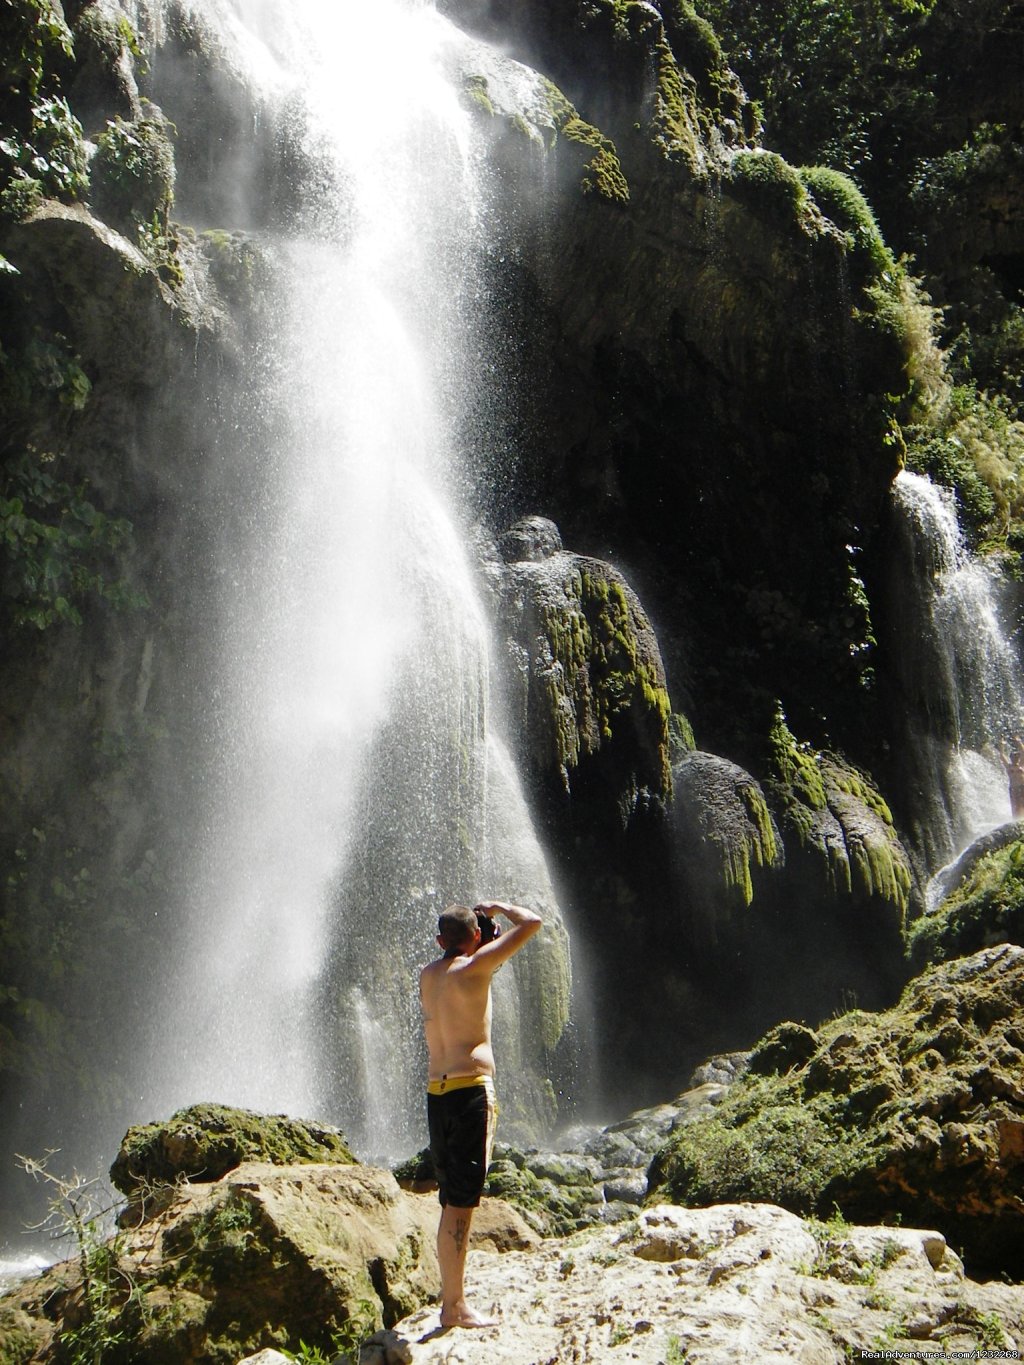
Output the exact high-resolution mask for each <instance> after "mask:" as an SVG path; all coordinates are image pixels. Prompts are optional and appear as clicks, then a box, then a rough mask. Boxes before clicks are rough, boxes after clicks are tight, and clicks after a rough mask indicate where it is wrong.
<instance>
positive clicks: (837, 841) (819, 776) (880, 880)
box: [765, 712, 913, 929]
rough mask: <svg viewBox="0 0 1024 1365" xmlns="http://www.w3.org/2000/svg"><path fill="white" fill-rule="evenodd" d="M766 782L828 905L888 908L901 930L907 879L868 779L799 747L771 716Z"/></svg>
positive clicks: (790, 846) (903, 856) (903, 858)
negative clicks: (852, 901)
mask: <svg viewBox="0 0 1024 1365" xmlns="http://www.w3.org/2000/svg"><path fill="white" fill-rule="evenodd" d="M769 749H770V756H769V770H770V774H771V776H770V778H768V779H766V781H765V790H766V791H767V792H768V794H769V797H770V802H771V805H772V808H773V811H774V812H775V814H776V815H777V817H778V820H779V824H780V826H781V828H782V831H783V838H784V839H785V840H786V847H787V852H795V851H796V850H797V849H799V850H800V852H802V853H803V854H805V855H808V859H809V861H810V862H811V864H812V865H813V864H816V865H817V869H818V874H819V879H820V882H821V884H822V886H823V888H824V889H826V890H827V891H828V893H829V894H830V895H831V896H832V897H833V898H834V899H848V898H850V897H856V898H858V899H866V900H869V901H881V902H884V903H887V904H888V905H891V906H892V907H893V909H894V910H895V912H896V914H897V915H898V917H899V925H900V928H901V929H902V927H903V923H904V919H905V916H906V914H907V910H908V907H909V904H910V893H911V889H912V885H913V876H912V873H911V869H910V859H909V858H908V856H907V853H906V850H905V849H904V847H903V845H902V843H901V842H900V838H899V835H898V834H897V831H896V827H895V824H894V822H893V818H892V812H891V811H890V809H889V806H888V804H887V802H886V800H885V798H884V797H883V796H882V794H881V792H880V791H879V790H878V788H877V787H876V786H875V784H874V782H873V781H872V780H871V778H870V776H869V775H868V774H867V773H865V772H863V771H861V770H860V769H858V768H855V767H854V766H853V765H852V764H850V763H847V762H846V761H845V760H844V759H842V758H841V757H840V756H839V755H837V754H829V753H823V752H819V751H817V750H815V749H813V748H812V747H811V746H810V745H807V744H801V743H799V742H798V741H797V740H796V738H795V737H794V735H793V734H792V733H791V732H790V730H789V727H788V725H787V723H786V719H785V717H784V716H783V715H782V713H781V712H779V713H777V715H776V718H775V722H774V725H773V728H772V731H771V735H770V739H769Z"/></svg>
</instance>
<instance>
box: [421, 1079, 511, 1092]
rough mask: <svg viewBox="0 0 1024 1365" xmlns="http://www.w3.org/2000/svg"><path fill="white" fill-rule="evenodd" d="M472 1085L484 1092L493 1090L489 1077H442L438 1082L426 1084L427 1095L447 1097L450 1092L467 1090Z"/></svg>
mask: <svg viewBox="0 0 1024 1365" xmlns="http://www.w3.org/2000/svg"><path fill="white" fill-rule="evenodd" d="M474 1085H480V1086H483V1088H484V1089H485V1090H493V1089H494V1081H493V1079H492V1078H491V1077H490V1076H442V1077H441V1079H440V1080H439V1081H428V1082H427V1094H428V1095H447V1094H448V1092H449V1091H450V1090H468V1089H469V1088H470V1087H471V1086H474Z"/></svg>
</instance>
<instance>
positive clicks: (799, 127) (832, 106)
mask: <svg viewBox="0 0 1024 1365" xmlns="http://www.w3.org/2000/svg"><path fill="white" fill-rule="evenodd" d="M934 4H935V0H840V2H839V3H835V4H828V5H822V4H819V3H817V2H816V0H772V2H771V3H769V4H763V5H747V4H744V3H743V0H697V5H696V8H697V10H698V12H699V13H701V14H702V15H703V16H704V17H705V18H706V19H708V20H709V21H710V22H711V24H712V25H713V27H714V29H715V32H716V33H717V35H718V37H719V40H720V41H721V44H722V48H723V50H724V52H725V55H726V58H727V59H728V61H729V63H730V65H731V66H732V67H733V69H734V70H735V71H736V72H737V74H738V75H739V77H740V80H741V81H742V83H743V86H744V89H745V90H746V91H747V92H748V94H750V95H752V96H753V97H754V98H755V99H756V100H757V101H758V102H759V104H760V105H761V107H762V108H763V110H764V122H765V135H766V138H767V140H768V142H769V145H771V146H774V147H777V148H778V150H779V151H781V152H782V154H783V155H784V156H786V157H787V158H789V159H792V160H795V161H800V162H805V163H821V164H824V165H829V166H834V167H837V168H838V169H841V170H844V171H846V172H848V173H849V172H854V173H855V172H857V171H858V170H859V169H861V168H862V167H863V166H864V165H865V164H866V163H869V162H871V161H874V160H878V159H879V157H880V147H879V143H880V141H881V140H882V133H883V131H884V130H886V129H888V128H889V127H890V126H891V125H892V124H894V123H895V124H897V125H898V126H899V127H901V128H920V127H922V126H924V125H925V124H926V123H927V121H928V120H929V118H930V117H931V116H932V113H933V110H934V107H935V105H934V96H933V95H932V93H931V92H932V88H933V87H932V85H931V83H930V82H929V80H928V76H929V74H930V72H929V71H928V69H927V66H926V64H925V62H924V60H923V57H922V53H921V50H920V47H919V45H918V43H919V31H920V29H921V28H922V26H923V25H925V24H926V22H927V18H928V15H929V14H930V12H931V10H932V9H933V7H934ZM973 22H974V20H973V19H972V23H973Z"/></svg>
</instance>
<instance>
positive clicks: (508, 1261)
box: [360, 1204, 1024, 1365]
mask: <svg viewBox="0 0 1024 1365" xmlns="http://www.w3.org/2000/svg"><path fill="white" fill-rule="evenodd" d="M467 1285H468V1289H469V1296H470V1299H471V1302H473V1304H474V1305H475V1306H476V1307H477V1309H478V1310H480V1311H481V1312H484V1313H488V1314H491V1315H494V1316H497V1317H499V1319H500V1325H499V1326H498V1327H495V1328H488V1329H486V1330H483V1331H479V1332H476V1331H474V1332H467V1331H451V1332H440V1331H439V1328H438V1317H437V1309H436V1308H425V1309H422V1310H421V1311H419V1312H417V1313H414V1314H413V1315H412V1316H411V1317H408V1318H406V1319H405V1320H404V1321H403V1322H399V1323H398V1324H396V1326H395V1329H394V1333H393V1336H394V1337H396V1338H397V1342H398V1343H404V1345H405V1347H406V1348H407V1352H408V1354H405V1355H396V1356H390V1355H389V1356H381V1355H380V1354H379V1353H377V1354H373V1355H371V1354H369V1353H367V1354H365V1355H364V1356H363V1357H362V1358H361V1361H360V1365H392V1362H393V1361H400V1362H401V1365H442V1362H443V1365H481V1362H486V1365H549V1363H550V1362H553V1361H557V1362H559V1365H571V1363H574V1362H579V1363H580V1365H583V1363H584V1362H585V1363H586V1365H605V1363H607V1365H613V1363H614V1362H623V1363H624V1365H625V1362H630V1365H664V1362H665V1361H666V1359H668V1358H671V1354H670V1353H672V1352H673V1351H674V1352H675V1357H676V1358H679V1359H685V1360H686V1361H687V1363H688V1365H735V1363H736V1362H737V1361H744V1362H757V1365H790V1362H794V1361H795V1362H799V1363H800V1365H845V1362H846V1361H848V1360H849V1359H850V1358H851V1357H852V1356H855V1355H856V1353H857V1352H859V1351H863V1350H869V1349H875V1348H877V1347H879V1346H880V1347H882V1348H883V1349H888V1350H902V1351H904V1352H905V1353H908V1354H910V1353H919V1352H925V1353H928V1352H931V1353H943V1352H946V1353H949V1352H953V1351H970V1350H983V1349H986V1348H987V1349H988V1350H990V1351H991V1350H993V1349H1000V1350H1005V1351H1017V1350H1021V1349H1022V1348H1024V1287H1021V1286H1020V1285H1005V1284H996V1283H992V1284H985V1285H980V1284H976V1283H973V1282H972V1281H970V1280H967V1279H965V1278H964V1272H963V1266H962V1264H961V1263H960V1261H959V1258H958V1257H956V1256H955V1255H954V1254H953V1253H952V1252H951V1251H950V1250H949V1248H948V1247H947V1246H946V1243H945V1240H944V1238H943V1237H942V1236H941V1235H940V1234H939V1233H937V1232H931V1231H919V1230H914V1229H909V1228H886V1227H847V1226H844V1225H842V1224H836V1225H831V1224H830V1225H827V1226H826V1225H822V1224H818V1223H813V1222H805V1221H804V1220H802V1219H800V1218H798V1217H797V1216H796V1215H795V1214H792V1213H788V1212H786V1211H785V1210H784V1209H780V1208H777V1207H775V1206H773V1205H768V1204H731V1205H719V1206H716V1207H712V1208H706V1209H683V1208H677V1207H675V1206H670V1205H658V1206H655V1207H653V1208H649V1209H646V1210H644V1211H643V1212H642V1213H641V1214H639V1216H638V1217H637V1218H636V1219H634V1220H633V1221H631V1222H630V1223H629V1224H626V1225H619V1226H618V1227H615V1228H606V1229H603V1230H601V1231H588V1232H586V1233H579V1234H577V1235H576V1236H574V1237H570V1238H563V1239H559V1240H557V1241H556V1240H549V1241H545V1242H542V1243H541V1244H540V1245H539V1246H537V1247H536V1248H534V1249H532V1250H530V1251H525V1252H510V1253H509V1254H507V1255H504V1256H492V1255H481V1254H480V1253H478V1252H475V1251H471V1252H470V1261H469V1266H468V1272H467ZM997 1337H999V1338H1000V1340H1001V1342H1002V1344H1001V1345H1000V1346H998V1347H997V1346H993V1342H995V1341H996V1338H997ZM374 1349H375V1348H374ZM391 1349H392V1350H395V1349H396V1343H395V1341H392V1342H391Z"/></svg>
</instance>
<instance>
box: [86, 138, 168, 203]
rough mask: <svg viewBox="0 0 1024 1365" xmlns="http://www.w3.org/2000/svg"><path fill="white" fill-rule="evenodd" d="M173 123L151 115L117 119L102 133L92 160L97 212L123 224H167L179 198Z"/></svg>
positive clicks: (93, 193) (94, 200)
mask: <svg viewBox="0 0 1024 1365" xmlns="http://www.w3.org/2000/svg"><path fill="white" fill-rule="evenodd" d="M169 127H170V125H169V124H168V123H167V121H166V120H165V119H164V118H163V117H162V116H158V115H156V114H150V115H148V116H147V117H145V118H141V119H138V120H137V121H136V122H134V123H129V122H127V121H126V120H124V119H121V118H117V119H114V120H113V121H111V122H108V123H107V127H106V131H105V132H103V133H101V134H100V137H99V139H98V143H97V149H96V155H95V157H94V158H93V163H92V184H93V190H92V198H93V203H94V205H95V207H96V209H97V211H98V212H99V213H101V214H103V215H104V216H107V217H109V218H110V219H111V220H112V221H113V222H114V223H116V224H118V225H119V226H122V227H129V226H131V225H133V224H135V225H139V224H143V223H150V222H152V220H153V219H154V217H155V218H157V219H158V220H160V221H161V222H163V223H164V224H166V221H167V216H168V214H169V213H170V209H171V203H172V201H173V197H174V151H173V149H172V147H171V140H170V136H169Z"/></svg>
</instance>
